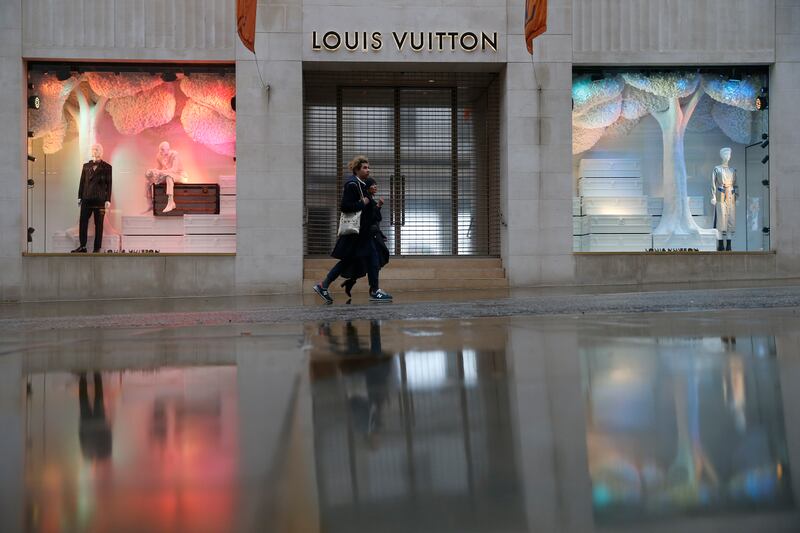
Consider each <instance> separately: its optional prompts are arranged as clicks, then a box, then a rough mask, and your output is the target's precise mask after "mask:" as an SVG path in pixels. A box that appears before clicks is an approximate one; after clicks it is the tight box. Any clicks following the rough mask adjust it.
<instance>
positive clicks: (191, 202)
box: [153, 183, 219, 217]
mask: <svg viewBox="0 0 800 533" xmlns="http://www.w3.org/2000/svg"><path fill="white" fill-rule="evenodd" d="M174 191H175V196H174V200H175V205H176V207H175V209H173V210H172V211H170V212H169V213H162V211H163V210H164V207H166V205H167V187H166V185H165V184H163V183H162V184H160V185H156V186H155V187H153V214H155V215H156V216H160V217H178V216H183V215H218V214H219V185H217V184H216V183H176V184H175V189H174Z"/></svg>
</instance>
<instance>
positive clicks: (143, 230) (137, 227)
mask: <svg viewBox="0 0 800 533" xmlns="http://www.w3.org/2000/svg"><path fill="white" fill-rule="evenodd" d="M183 233H184V227H183V217H157V216H154V215H133V216H123V217H122V234H123V235H183Z"/></svg>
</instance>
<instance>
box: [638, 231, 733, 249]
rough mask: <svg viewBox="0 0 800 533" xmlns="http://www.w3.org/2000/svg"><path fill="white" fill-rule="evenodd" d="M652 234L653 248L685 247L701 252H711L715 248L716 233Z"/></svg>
mask: <svg viewBox="0 0 800 533" xmlns="http://www.w3.org/2000/svg"><path fill="white" fill-rule="evenodd" d="M699 239H700V242H699V243H698V236H696V235H653V248H655V249H656V250H659V249H669V250H679V249H685V248H691V249H697V250H700V251H701V252H713V251H715V250H716V249H717V237H716V235H713V234H712V235H700V236H699Z"/></svg>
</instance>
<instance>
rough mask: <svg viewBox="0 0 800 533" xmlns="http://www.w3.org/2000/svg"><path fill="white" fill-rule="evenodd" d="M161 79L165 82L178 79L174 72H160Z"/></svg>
mask: <svg viewBox="0 0 800 533" xmlns="http://www.w3.org/2000/svg"><path fill="white" fill-rule="evenodd" d="M161 79H162V80H164V81H166V82H170V81H175V80H177V79H178V75H177V74H175V73H174V72H162V73H161Z"/></svg>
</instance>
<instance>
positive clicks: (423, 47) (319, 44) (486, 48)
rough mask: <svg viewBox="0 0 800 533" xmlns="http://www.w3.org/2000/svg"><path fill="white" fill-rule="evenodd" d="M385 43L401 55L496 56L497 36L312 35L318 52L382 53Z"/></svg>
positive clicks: (435, 33)
mask: <svg viewBox="0 0 800 533" xmlns="http://www.w3.org/2000/svg"><path fill="white" fill-rule="evenodd" d="M385 43H388V45H389V46H395V47H396V48H397V50H398V51H399V52H404V51H406V50H411V51H413V52H455V51H456V50H461V51H464V52H478V51H480V52H497V32H496V31H495V32H492V33H485V32H480V33H474V32H471V31H466V32H457V31H393V32H392V33H391V35H390V36H388V37H386V36H384V35H383V34H382V33H381V32H379V31H373V32H366V31H346V32H338V31H328V32H325V33H322V32H317V31H314V32H311V50H313V51H315V52H322V51H327V52H336V51H338V50H341V49H344V50H347V51H349V52H380V51H381V50H383V47H384V44H385Z"/></svg>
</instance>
